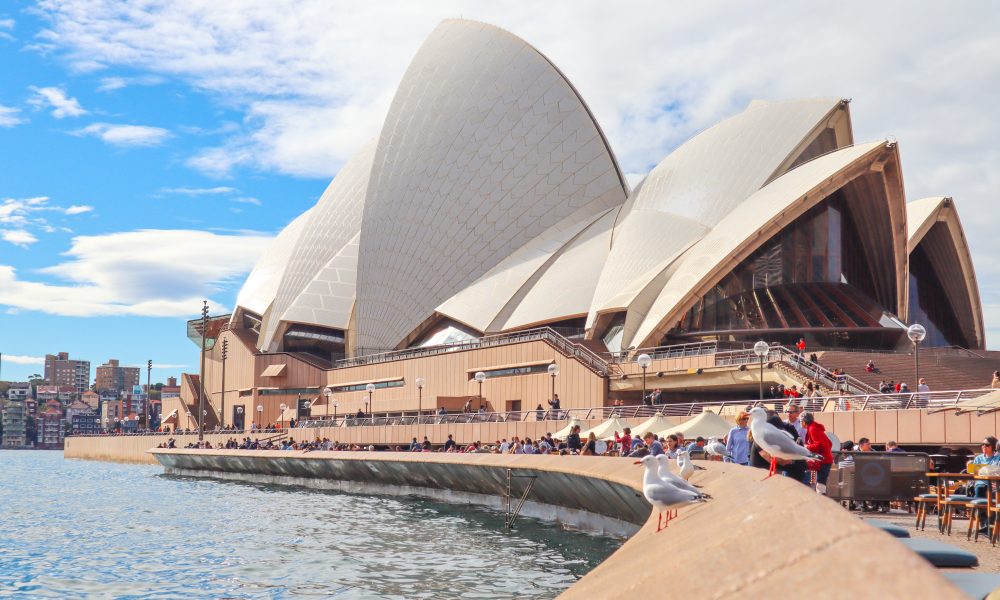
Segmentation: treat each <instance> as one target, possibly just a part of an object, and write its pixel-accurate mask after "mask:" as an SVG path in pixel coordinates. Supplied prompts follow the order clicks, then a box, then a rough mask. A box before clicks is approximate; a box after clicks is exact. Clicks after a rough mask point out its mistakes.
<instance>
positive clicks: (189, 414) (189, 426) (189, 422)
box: [187, 411, 191, 429]
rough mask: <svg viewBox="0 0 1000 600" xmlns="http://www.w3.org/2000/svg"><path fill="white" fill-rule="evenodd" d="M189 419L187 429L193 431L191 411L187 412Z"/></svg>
mask: <svg viewBox="0 0 1000 600" xmlns="http://www.w3.org/2000/svg"><path fill="white" fill-rule="evenodd" d="M187 418H188V426H187V428H188V429H191V411H187Z"/></svg>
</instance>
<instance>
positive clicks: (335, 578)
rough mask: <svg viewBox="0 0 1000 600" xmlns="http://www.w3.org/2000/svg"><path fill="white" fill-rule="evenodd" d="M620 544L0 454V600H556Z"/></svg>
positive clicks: (525, 522) (399, 505) (279, 490)
mask: <svg viewBox="0 0 1000 600" xmlns="http://www.w3.org/2000/svg"><path fill="white" fill-rule="evenodd" d="M620 544H621V540H615V539H610V538H605V537H599V536H594V535H590V534H586V533H580V532H572V531H565V530H562V529H559V528H557V527H555V526H554V525H552V524H549V523H544V522H540V521H535V520H532V519H521V520H519V521H518V527H517V529H516V530H515V531H513V532H506V531H504V529H503V516H502V515H501V514H498V513H496V512H493V511H488V510H485V509H478V508H476V507H469V506H455V505H449V504H442V503H437V502H431V501H425V500H420V499H405V498H397V497H392V498H389V497H380V496H357V495H349V494H340V493H332V492H322V491H316V490H305V489H296V488H286V487H278V486H266V485H253V484H244V483H235V482H223V481H215V480H203V479H189V478H180V477H173V476H167V475H164V474H163V473H162V469H161V468H159V467H151V466H139V465H121V464H112V463H100V462H89V461H76V460H64V459H63V457H62V453H61V452H48V451H0V596H10V595H20V596H23V597H30V598H95V597H97V598H100V597H107V598H110V597H121V598H175V597H188V598H286V597H295V598H300V597H315V598H328V597H335V598H459V597H462V598H513V597H518V598H551V597H553V596H556V595H558V594H559V592H561V591H562V590H564V589H566V588H567V587H569V586H570V585H571V584H572V583H573V582H574V581H576V580H577V579H579V578H580V577H581V576H582V575H584V574H585V573H586V572H587V571H589V570H590V569H592V568H593V567H594V566H595V565H597V564H598V563H599V562H601V561H602V560H604V559H605V558H606V557H607V556H608V555H610V554H611V553H612V552H613V551H614V550H615V549H617V548H618V546H619V545H620Z"/></svg>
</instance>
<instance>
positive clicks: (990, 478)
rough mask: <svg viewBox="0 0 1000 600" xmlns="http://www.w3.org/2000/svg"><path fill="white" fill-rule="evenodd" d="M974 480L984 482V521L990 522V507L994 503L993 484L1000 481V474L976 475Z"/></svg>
mask: <svg viewBox="0 0 1000 600" xmlns="http://www.w3.org/2000/svg"><path fill="white" fill-rule="evenodd" d="M975 479H976V481H985V482H986V522H987V523H989V522H990V517H991V515H990V507H991V506H993V505H994V500H993V486H994V485H995V484H996V483H997V482H998V481H1000V475H976V478H975Z"/></svg>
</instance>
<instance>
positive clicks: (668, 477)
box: [656, 454, 712, 521]
mask: <svg viewBox="0 0 1000 600" xmlns="http://www.w3.org/2000/svg"><path fill="white" fill-rule="evenodd" d="M656 464H657V467H658V469H657V471H656V473H657V475H659V476H660V479H662V480H664V481H666V482H667V483H670V484H673V485H675V486H677V487H679V488H681V489H682V490H687V491H689V492H694V493H695V494H698V496H700V497H702V498H705V499H706V500H710V499H711V498H712V497H711V496H709V495H708V494H706V493H705V492H703V491H701V490H700V489H698V486H696V485H694V484H693V483H688V482H686V481H684V479H682V478H681V476H680V475H677V474H676V473H674V472H673V471H671V470H670V457H669V456H667V455H666V454H660V455H659V456H657V457H656ZM676 513H677V511H676V510H674V511H672V512H670V513H668V514H667V520H668V521H669V520H670V519H673V518H674V517H676V516H677V514H676Z"/></svg>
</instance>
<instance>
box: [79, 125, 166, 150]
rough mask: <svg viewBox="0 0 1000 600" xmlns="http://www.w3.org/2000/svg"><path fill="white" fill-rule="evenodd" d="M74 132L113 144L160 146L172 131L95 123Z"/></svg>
mask: <svg viewBox="0 0 1000 600" xmlns="http://www.w3.org/2000/svg"><path fill="white" fill-rule="evenodd" d="M72 133H73V134H74V135H90V136H94V137H96V138H99V139H100V140H102V141H103V142H105V143H107V144H111V145H112V146H158V145H159V144H161V143H163V141H164V140H166V139H167V138H169V137H170V132H169V131H167V130H166V129H163V128H161V127H149V126H147V125H115V124H112V123H94V124H92V125H88V126H86V127H84V128H83V129H77V130H76V131H73V132H72Z"/></svg>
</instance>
